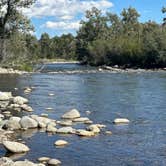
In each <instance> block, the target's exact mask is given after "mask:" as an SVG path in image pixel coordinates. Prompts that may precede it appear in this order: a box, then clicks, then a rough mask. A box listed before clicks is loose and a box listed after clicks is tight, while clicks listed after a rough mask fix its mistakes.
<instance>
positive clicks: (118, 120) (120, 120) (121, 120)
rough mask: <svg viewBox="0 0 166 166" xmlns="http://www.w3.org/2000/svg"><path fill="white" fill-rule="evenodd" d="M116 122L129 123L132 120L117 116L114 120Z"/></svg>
mask: <svg viewBox="0 0 166 166" xmlns="http://www.w3.org/2000/svg"><path fill="white" fill-rule="evenodd" d="M114 123H115V124H128V123H130V121H129V120H128V119H125V118H117V119H115V120H114Z"/></svg>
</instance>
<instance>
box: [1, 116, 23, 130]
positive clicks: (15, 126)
mask: <svg viewBox="0 0 166 166" xmlns="http://www.w3.org/2000/svg"><path fill="white" fill-rule="evenodd" d="M19 121H20V120H19ZM19 121H18V119H17V118H15V119H14V118H13V117H12V118H10V119H9V120H8V121H7V122H6V123H5V125H4V126H3V128H6V129H10V130H19V129H21V125H20V123H19Z"/></svg>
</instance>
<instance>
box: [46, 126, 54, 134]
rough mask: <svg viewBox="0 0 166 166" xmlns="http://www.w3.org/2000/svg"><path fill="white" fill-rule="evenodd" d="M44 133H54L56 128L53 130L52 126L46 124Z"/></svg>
mask: <svg viewBox="0 0 166 166" xmlns="http://www.w3.org/2000/svg"><path fill="white" fill-rule="evenodd" d="M46 131H47V132H51V133H56V131H57V128H55V127H54V126H53V125H52V124H48V125H47V129H46Z"/></svg>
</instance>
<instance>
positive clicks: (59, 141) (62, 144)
mask: <svg viewBox="0 0 166 166" xmlns="http://www.w3.org/2000/svg"><path fill="white" fill-rule="evenodd" d="M67 144H68V142H67V141H64V140H58V141H56V142H55V143H54V145H56V146H64V145H67Z"/></svg>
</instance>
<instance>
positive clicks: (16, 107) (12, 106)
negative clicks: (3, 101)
mask: <svg viewBox="0 0 166 166" xmlns="http://www.w3.org/2000/svg"><path fill="white" fill-rule="evenodd" d="M7 109H8V110H11V111H17V112H20V111H21V107H20V105H19V104H10V105H9V106H8V107H7Z"/></svg>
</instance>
